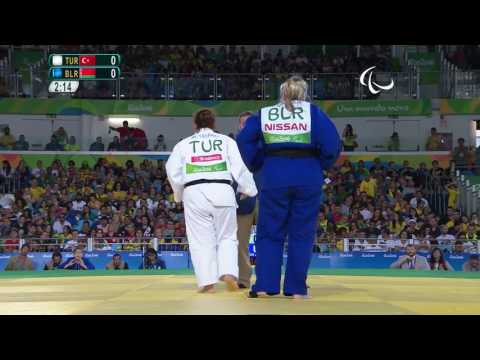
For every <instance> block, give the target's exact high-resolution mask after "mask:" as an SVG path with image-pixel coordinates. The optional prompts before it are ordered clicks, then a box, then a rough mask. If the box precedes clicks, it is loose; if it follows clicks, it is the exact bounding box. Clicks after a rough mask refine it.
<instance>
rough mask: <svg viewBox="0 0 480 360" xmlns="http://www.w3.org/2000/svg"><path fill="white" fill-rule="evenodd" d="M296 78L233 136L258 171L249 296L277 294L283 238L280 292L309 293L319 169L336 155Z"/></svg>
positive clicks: (326, 127)
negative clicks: (285, 256)
mask: <svg viewBox="0 0 480 360" xmlns="http://www.w3.org/2000/svg"><path fill="white" fill-rule="evenodd" d="M306 95H307V84H306V82H305V81H304V80H303V79H302V78H300V77H292V78H290V79H288V80H287V81H286V82H285V83H283V84H282V86H281V87H280V103H279V104H277V105H274V106H269V107H265V108H262V109H261V110H260V112H259V113H258V114H257V115H253V116H251V117H249V118H248V119H247V121H246V125H245V127H244V128H243V129H242V130H241V131H240V133H239V134H238V136H237V139H236V140H237V144H238V147H239V149H240V153H241V155H242V158H243V160H244V161H245V164H246V165H247V167H249V169H250V170H251V171H258V170H261V176H260V178H261V179H260V183H261V189H260V192H259V215H258V223H257V237H256V269H255V273H256V277H257V279H256V283H255V285H254V286H253V287H252V291H251V292H250V297H258V296H267V295H276V294H279V293H280V281H281V268H282V262H283V250H284V243H285V241H286V240H287V241H288V259H287V265H286V272H285V280H284V286H283V294H284V295H286V296H293V297H295V298H305V297H308V292H307V285H306V278H307V272H308V268H309V265H310V259H311V255H312V250H313V242H314V239H315V231H316V223H317V217H318V213H319V211H320V205H321V201H322V195H323V194H322V186H323V182H324V179H323V171H324V170H326V169H328V168H330V167H331V166H332V165H333V164H334V163H335V161H336V160H337V158H338V156H339V154H340V149H341V147H340V144H341V143H340V138H339V136H338V132H337V129H336V128H335V125H334V124H333V122H332V121H331V120H330V119H329V118H328V116H327V115H326V114H325V113H324V112H322V111H321V110H320V109H319V108H318V107H317V106H316V105H314V104H311V103H309V102H307V101H305V100H306Z"/></svg>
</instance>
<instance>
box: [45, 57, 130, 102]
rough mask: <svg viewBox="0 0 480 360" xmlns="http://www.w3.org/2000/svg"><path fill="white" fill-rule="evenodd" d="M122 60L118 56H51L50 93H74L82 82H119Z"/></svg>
mask: <svg viewBox="0 0 480 360" xmlns="http://www.w3.org/2000/svg"><path fill="white" fill-rule="evenodd" d="M121 61H122V58H121V56H120V55H118V54H51V55H50V56H49V58H48V65H49V70H48V78H49V80H50V85H49V88H48V91H49V92H52V93H74V92H75V91H77V89H78V87H79V85H80V81H84V80H117V79H119V78H120V75H121V71H120V68H119V65H120V63H121Z"/></svg>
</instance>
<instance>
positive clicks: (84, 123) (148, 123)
mask: <svg viewBox="0 0 480 360" xmlns="http://www.w3.org/2000/svg"><path fill="white" fill-rule="evenodd" d="M129 116H130V117H133V116H134V115H132V114H130V115H129ZM139 119H140V121H139V122H138V123H135V124H132V125H133V126H136V127H140V128H142V129H143V130H144V131H145V132H146V134H147V137H148V140H149V144H150V148H151V147H152V145H153V144H154V143H155V141H156V137H157V135H158V134H163V135H165V141H166V144H167V146H168V148H167V150H171V148H172V147H173V145H175V143H177V142H178V141H179V140H180V139H182V138H184V137H186V136H189V135H190V134H191V133H192V131H193V126H192V119H191V117H158V116H157V117H154V116H141V117H139ZM473 120H475V117H474V116H472V115H452V116H448V115H447V116H443V118H442V117H441V116H440V114H438V113H434V114H433V115H432V116H431V117H425V116H408V117H399V118H396V119H392V118H388V117H375V118H366V117H361V118H359V117H356V118H339V117H335V118H333V121H334V123H335V125H336V126H337V129H338V131H339V133H340V134H341V132H342V131H343V128H344V127H345V125H346V124H349V123H350V124H352V126H353V127H354V129H355V132H356V133H357V135H358V142H359V144H360V148H359V149H357V150H359V151H360V150H362V151H363V150H364V147H365V146H368V147H369V151H370V150H374V146H375V145H379V144H383V145H385V144H386V143H387V141H388V138H389V136H391V134H392V132H393V131H397V132H398V133H399V136H400V142H401V147H402V149H403V148H405V149H408V150H410V149H412V150H413V149H415V148H416V145H417V144H419V145H420V150H424V146H425V141H426V138H427V136H428V135H429V133H430V128H431V127H436V128H437V130H438V131H439V132H441V133H452V136H453V140H454V144H455V142H456V139H458V138H459V137H463V138H465V140H466V143H467V145H473V146H475V137H476V135H475V122H474V121H473ZM237 124H238V120H237V118H235V117H219V118H218V120H217V129H218V131H220V132H222V133H224V134H228V133H231V132H232V133H235V132H236V131H237ZM2 125H8V126H9V127H10V129H11V133H12V134H13V135H14V136H15V137H17V136H18V135H20V134H24V135H25V136H26V138H27V141H29V142H30V144H39V147H42V148H43V147H44V146H45V144H46V143H47V142H48V141H49V137H50V135H51V134H52V132H53V131H54V130H56V129H57V128H58V127H60V126H63V127H64V128H65V130H66V131H67V132H68V134H69V135H75V136H76V138H77V143H79V144H80V145H81V149H82V150H88V149H89V146H90V144H91V143H92V142H93V141H94V140H95V137H97V136H101V137H103V140H104V143H105V144H106V145H108V143H109V142H110V141H111V139H112V138H113V136H114V135H115V133H114V132H112V133H111V134H109V133H108V126H109V125H111V123H110V122H109V120H108V118H107V117H101V116H91V115H73V116H68V115H56V116H55V117H51V116H47V115H13V114H9V115H0V126H2ZM116 126H117V125H116Z"/></svg>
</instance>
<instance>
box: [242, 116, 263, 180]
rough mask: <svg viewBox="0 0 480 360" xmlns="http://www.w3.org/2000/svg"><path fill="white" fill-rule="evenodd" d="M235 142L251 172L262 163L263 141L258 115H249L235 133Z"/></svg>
mask: <svg viewBox="0 0 480 360" xmlns="http://www.w3.org/2000/svg"><path fill="white" fill-rule="evenodd" d="M236 140H237V144H238V149H239V150H240V154H241V155H242V159H243V161H244V162H245V165H246V166H247V167H248V169H249V170H250V171H252V172H255V171H257V170H258V169H260V168H261V167H262V165H263V142H262V130H261V126H260V116H257V115H253V116H250V117H249V118H248V119H247V121H246V123H245V127H244V128H243V129H242V130H241V131H240V132H239V133H238V135H237V139H236Z"/></svg>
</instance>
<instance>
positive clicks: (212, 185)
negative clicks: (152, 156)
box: [166, 110, 257, 292]
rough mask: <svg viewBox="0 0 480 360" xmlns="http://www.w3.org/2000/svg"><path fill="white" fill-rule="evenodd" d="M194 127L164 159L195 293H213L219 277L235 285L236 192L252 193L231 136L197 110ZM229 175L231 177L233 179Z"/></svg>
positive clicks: (249, 176)
mask: <svg viewBox="0 0 480 360" xmlns="http://www.w3.org/2000/svg"><path fill="white" fill-rule="evenodd" d="M194 126H195V128H196V130H197V132H196V133H195V134H194V135H192V136H190V137H188V138H186V139H183V140H182V141H180V142H179V143H178V144H177V145H175V147H174V148H173V151H172V153H171V155H170V157H169V159H168V161H167V163H166V170H167V176H168V180H169V181H170V184H171V186H172V189H173V192H174V197H175V201H176V202H180V201H183V205H184V209H185V225H186V228H187V238H188V243H189V246H190V254H191V257H192V262H193V268H194V270H195V276H196V278H197V283H198V286H199V288H200V292H214V286H215V284H216V283H217V282H218V280H221V281H224V282H225V283H226V285H227V288H228V290H230V291H233V290H236V289H238V284H237V278H238V240H237V214H236V209H237V202H236V199H235V193H234V190H233V187H232V180H235V181H236V182H237V183H238V189H237V192H239V193H241V194H244V195H245V196H255V195H257V188H256V186H255V182H254V180H253V175H252V173H250V171H249V170H248V169H247V167H246V166H245V164H244V162H243V160H242V157H241V156H240V152H239V150H238V147H237V144H236V142H235V140H233V139H231V138H230V137H228V136H225V135H222V134H218V133H216V132H214V131H213V129H214V126H215V117H214V115H213V113H212V112H211V111H210V110H201V111H199V112H198V113H197V114H196V115H195V117H194ZM232 177H233V179H232Z"/></svg>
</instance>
